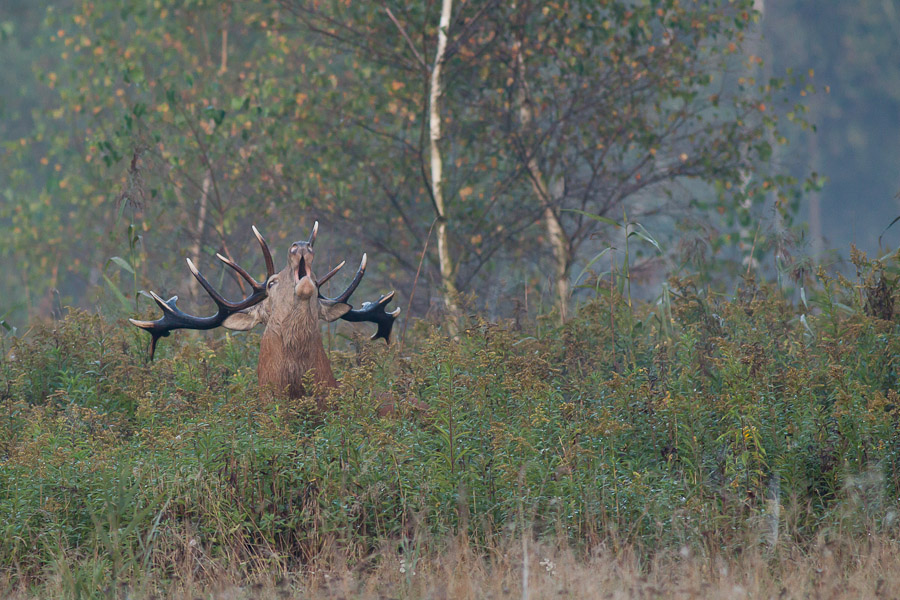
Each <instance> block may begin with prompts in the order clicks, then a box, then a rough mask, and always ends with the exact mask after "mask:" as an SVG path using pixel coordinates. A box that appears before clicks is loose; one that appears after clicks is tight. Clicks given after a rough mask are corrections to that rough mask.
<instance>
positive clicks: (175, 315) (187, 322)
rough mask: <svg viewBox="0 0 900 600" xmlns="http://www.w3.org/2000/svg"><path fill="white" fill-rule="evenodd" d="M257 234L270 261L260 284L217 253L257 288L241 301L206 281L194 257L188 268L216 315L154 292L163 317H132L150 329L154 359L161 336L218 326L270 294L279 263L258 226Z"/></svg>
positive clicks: (152, 293)
mask: <svg viewBox="0 0 900 600" xmlns="http://www.w3.org/2000/svg"><path fill="white" fill-rule="evenodd" d="M253 234H254V235H255V236H256V239H257V241H259V245H260V247H261V248H262V252H263V257H264V258H265V260H266V279H265V280H264V281H263V282H262V283H259V282H258V281H256V280H255V279H253V277H251V276H250V274H249V273H247V271H245V270H244V269H242V268H241V267H240V265H238V264H237V263H235V262H234V261H232V260H230V259H228V258H226V257H224V256H222V255H221V254H216V256H217V257H218V258H219V260H221V261H222V262H223V263H225V264H226V265H228V266H229V267H231V268H232V269H234V270H235V271H236V272H237V274H238V275H240V276H241V277H243V278H244V280H245V281H246V282H247V283H249V284H250V287H252V288H253V293H252V294H250V295H249V296H247V297H246V298H244V299H243V300H241V301H240V302H229V301H228V300H226V299H225V298H224V297H222V295H221V294H220V293H219V292H217V291H216V290H215V288H213V286H212V285H210V283H209V282H208V281H207V280H206V278H205V277H204V276H203V275H202V274H201V273H200V271H198V270H197V267H195V266H194V263H193V262H191V259H190V258H188V259H185V260H187V264H188V267H189V268H190V269H191V273H192V274H193V275H194V277H196V278H197V281H199V282H200V285H202V286H203V289H205V290H206V293H208V294H209V296H210V297H211V298H212V299H213V302H215V303H216V306H217V307H218V309H217V310H216V314H214V315H212V316H210V317H195V316H193V315H189V314H187V313H185V312H183V311H182V310H180V309H179V308H178V307H177V306H175V302H177V301H178V296H172V297H171V298H169V299H168V300H163V299H162V298H160V297H159V296H158V295H157V294H156V293H155V292H150V297H151V298H153V300H154V301H155V302H156V303H157V304H158V305H159V307H160V308H161V309H162V311H163V316H162V317H161V318H159V319H157V320H155V321H138V320H136V319H128V320H129V321H131V324H132V325H135V326H137V327H140V328H142V329H145V330H147V331H148V332H150V335H151V336H152V338H151V340H150V360H153V354H154V353H155V352H156V342H157V340H159V338H161V337H167V336H168V335H169V332H171V331H173V330H175V329H214V328H216V327H218V326H219V325H221V324H222V323H223V322H224V321H225V319H227V318H228V317H229V316H231V315H233V314H234V313H236V312H239V311H242V310H244V309H247V308H250V307H251V306H253V305H255V304H259V303H260V302H262V301H263V300H265V299H266V297H267V296H268V292H267V291H266V282H267V281H268V280H269V278H270V277H271V276H272V275H274V274H275V264H274V263H273V262H272V254H271V252H269V246H268V245H267V244H266V240H265V239H263V236H262V235H260V233H259V231H258V230H257V229H256V226H254V227H253Z"/></svg>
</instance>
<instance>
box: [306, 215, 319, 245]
mask: <svg viewBox="0 0 900 600" xmlns="http://www.w3.org/2000/svg"><path fill="white" fill-rule="evenodd" d="M318 233H319V222H318V221H316V222H315V223H313V228H312V233H311V234H310V235H309V241H308V242H307V244H309V247H310V248H312V247H313V244H315V243H316V234H318Z"/></svg>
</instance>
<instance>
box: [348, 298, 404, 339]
mask: <svg viewBox="0 0 900 600" xmlns="http://www.w3.org/2000/svg"><path fill="white" fill-rule="evenodd" d="M393 299H394V292H391V293H389V294H386V295H383V296H381V298H379V299H378V300H376V301H375V302H364V303H363V305H362V306H361V307H360V308H359V309H356V310H351V311H350V312H348V313H347V314H345V315H344V316H342V317H341V318H342V319H344V320H345V321H352V322H355V323H359V322H363V321H366V322H370V323H375V324H377V325H378V329H377V330H376V331H375V333H374V334H373V335H372V337H371V338H370V339H373V340H377V339H378V338H384V341H385V342H387V343H388V344H390V343H391V329H392V328H393V327H394V320H395V319H396V318H397V315H399V314H400V307H399V306H398V307H397V308H395V309H394V310H393V311H391V312H386V311H385V310H384V307H385V306H387V305H388V303H389V302H390V301H391V300H393Z"/></svg>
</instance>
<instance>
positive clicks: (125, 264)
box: [106, 256, 135, 275]
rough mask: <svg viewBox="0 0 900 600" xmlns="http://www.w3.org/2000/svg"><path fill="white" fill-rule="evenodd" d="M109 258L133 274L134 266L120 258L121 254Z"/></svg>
mask: <svg viewBox="0 0 900 600" xmlns="http://www.w3.org/2000/svg"><path fill="white" fill-rule="evenodd" d="M109 260H111V261H112V262H114V263H116V264H117V265H119V266H120V267H122V268H123V269H125V270H126V271H128V272H129V273H131V274H132V275H134V274H135V273H134V268H133V267H132V266H131V265H130V264H128V261H127V260H125V259H124V258H122V257H121V256H113V257H112V258H110V259H109ZM106 264H109V262H107V263H106Z"/></svg>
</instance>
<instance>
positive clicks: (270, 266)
mask: <svg viewBox="0 0 900 600" xmlns="http://www.w3.org/2000/svg"><path fill="white" fill-rule="evenodd" d="M252 228H253V235H255V236H256V239H257V241H258V242H259V247H260V248H262V252H263V258H265V259H266V279H268V278H269V277H271V276H272V275H274V274H275V263H274V262H273V261H272V253H271V252H269V245H268V244H267V243H266V240H265V238H264V237H263V236H262V234H261V233H260V232H259V230H258V229H257V228H256V225H253V227H252Z"/></svg>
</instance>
